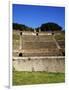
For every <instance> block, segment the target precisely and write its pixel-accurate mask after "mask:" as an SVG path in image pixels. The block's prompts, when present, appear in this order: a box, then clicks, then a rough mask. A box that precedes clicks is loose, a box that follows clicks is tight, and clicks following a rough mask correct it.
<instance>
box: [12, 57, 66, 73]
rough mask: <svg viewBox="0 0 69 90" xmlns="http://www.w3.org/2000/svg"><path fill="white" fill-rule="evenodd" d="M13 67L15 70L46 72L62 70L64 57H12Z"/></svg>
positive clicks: (63, 68)
mask: <svg viewBox="0 0 69 90" xmlns="http://www.w3.org/2000/svg"><path fill="white" fill-rule="evenodd" d="M13 67H14V68H15V70H16V71H47V72H62V73H63V72H64V71H65V59H64V57H58V58H54V57H53V58H51V57H50V58H48V57H46V58H23V59H22V58H21V59H20V58H19V59H13Z"/></svg>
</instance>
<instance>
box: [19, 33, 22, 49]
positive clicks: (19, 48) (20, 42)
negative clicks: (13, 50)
mask: <svg viewBox="0 0 69 90" xmlns="http://www.w3.org/2000/svg"><path fill="white" fill-rule="evenodd" d="M19 49H20V50H21V49H22V32H20V47H19Z"/></svg>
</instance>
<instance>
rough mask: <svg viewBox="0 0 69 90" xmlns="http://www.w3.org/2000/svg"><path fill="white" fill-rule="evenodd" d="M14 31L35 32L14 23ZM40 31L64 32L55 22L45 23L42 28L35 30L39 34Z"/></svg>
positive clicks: (32, 29)
mask: <svg viewBox="0 0 69 90" xmlns="http://www.w3.org/2000/svg"><path fill="white" fill-rule="evenodd" d="M13 29H14V30H22V31H34V28H31V27H28V26H26V25H23V24H18V23H13ZM39 29H40V30H41V31H62V27H61V26H60V25H58V24H56V23H53V22H48V23H44V24H42V25H41V26H40V27H37V28H35V30H36V31H37V32H39Z"/></svg>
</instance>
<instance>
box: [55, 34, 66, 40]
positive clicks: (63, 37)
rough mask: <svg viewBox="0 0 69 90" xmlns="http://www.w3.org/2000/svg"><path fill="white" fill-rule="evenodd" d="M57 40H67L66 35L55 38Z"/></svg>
mask: <svg viewBox="0 0 69 90" xmlns="http://www.w3.org/2000/svg"><path fill="white" fill-rule="evenodd" d="M55 39H56V40H65V35H64V34H62V35H56V36H55Z"/></svg>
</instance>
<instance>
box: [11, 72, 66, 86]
mask: <svg viewBox="0 0 69 90" xmlns="http://www.w3.org/2000/svg"><path fill="white" fill-rule="evenodd" d="M64 81H65V75H64V73H47V72H17V71H14V72H13V85H25V84H26V85H27V84H43V83H60V82H64Z"/></svg>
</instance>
